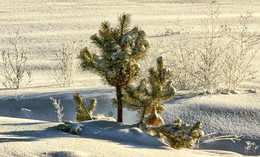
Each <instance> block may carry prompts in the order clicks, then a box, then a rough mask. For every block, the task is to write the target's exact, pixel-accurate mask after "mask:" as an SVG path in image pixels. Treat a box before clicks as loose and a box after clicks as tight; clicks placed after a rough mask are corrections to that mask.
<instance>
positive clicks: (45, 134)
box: [0, 122, 167, 149]
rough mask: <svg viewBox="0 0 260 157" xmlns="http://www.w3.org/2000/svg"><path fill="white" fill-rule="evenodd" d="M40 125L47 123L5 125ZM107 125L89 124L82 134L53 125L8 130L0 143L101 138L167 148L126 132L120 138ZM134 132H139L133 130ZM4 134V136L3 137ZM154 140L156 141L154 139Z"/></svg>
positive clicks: (152, 147)
mask: <svg viewBox="0 0 260 157" xmlns="http://www.w3.org/2000/svg"><path fill="white" fill-rule="evenodd" d="M35 124H37V125H40V124H46V123H44V122H43V123H41V122H39V123H19V124H14V125H13V123H9V124H4V125H5V126H11V125H13V126H29V125H32V126H33V125H35ZM103 124H104V125H105V123H102V124H101V123H100V124H99V125H101V126H100V128H99V127H95V128H93V129H92V125H91V124H90V125H88V126H86V127H84V130H88V131H87V132H86V131H85V132H83V134H82V135H74V134H70V133H67V132H63V131H61V130H58V129H57V127H56V126H51V127H46V128H43V130H33V129H32V130H18V131H8V132H0V143H5V142H32V141H40V140H41V139H51V138H63V137H66V138H71V139H73V138H75V137H77V138H79V137H81V138H91V139H96V140H100V141H112V142H116V143H118V144H120V145H126V146H129V147H131V148H149V149H167V148H165V145H163V144H161V145H158V144H157V145H151V144H149V145H145V143H142V142H137V143H136V142H134V141H136V140H131V139H128V140H126V141H124V140H123V139H124V136H126V137H127V136H128V134H127V133H126V134H124V133H121V136H120V137H119V138H118V137H117V136H118V135H117V134H114V135H113V133H116V131H115V130H116V129H115V128H114V127H111V126H109V127H106V126H102V125H103ZM115 125H120V124H118V123H115ZM127 128H128V126H126V127H122V129H127ZM107 132H111V134H109V135H108V134H107ZM133 133H134V134H135V133H136V134H138V132H136V131H134V130H133ZM1 136H2V137H1ZM137 137H141V136H137ZM153 142H154V141H153Z"/></svg>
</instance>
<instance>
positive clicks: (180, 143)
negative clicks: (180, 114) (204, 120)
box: [148, 119, 204, 149]
mask: <svg viewBox="0 0 260 157" xmlns="http://www.w3.org/2000/svg"><path fill="white" fill-rule="evenodd" d="M201 128H202V124H201V122H197V123H196V124H194V125H193V126H190V125H187V124H185V123H184V124H182V122H181V120H179V119H177V120H175V121H174V122H173V123H172V124H165V125H162V126H160V127H157V128H148V130H150V131H151V130H152V131H155V132H156V133H157V135H158V136H161V135H162V136H164V137H165V138H166V141H167V142H168V144H169V145H170V146H171V147H173V148H176V149H180V148H192V147H194V146H195V144H196V141H197V140H198V139H199V138H201V137H203V136H204V132H203V131H202V130H201Z"/></svg>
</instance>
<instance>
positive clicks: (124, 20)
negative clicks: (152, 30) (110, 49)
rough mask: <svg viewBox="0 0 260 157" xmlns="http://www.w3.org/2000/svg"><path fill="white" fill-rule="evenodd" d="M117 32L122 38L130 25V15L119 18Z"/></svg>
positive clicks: (125, 14) (124, 14)
mask: <svg viewBox="0 0 260 157" xmlns="http://www.w3.org/2000/svg"><path fill="white" fill-rule="evenodd" d="M118 21H119V30H120V36H123V35H124V34H125V33H126V32H127V31H128V28H129V26H130V23H131V15H130V14H127V13H123V14H122V15H121V16H120V17H119V18H118Z"/></svg>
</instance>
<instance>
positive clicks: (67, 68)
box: [54, 42, 77, 86]
mask: <svg viewBox="0 0 260 157" xmlns="http://www.w3.org/2000/svg"><path fill="white" fill-rule="evenodd" d="M76 53H77V47H76V43H75V42H74V43H73V45H67V44H63V45H62V47H61V51H59V52H57V53H56V54H55V55H56V59H57V65H56V66H57V68H58V70H56V71H55V72H56V74H57V75H56V76H55V78H54V79H55V81H56V82H57V83H58V84H61V85H62V86H70V85H71V84H72V83H73V72H74V69H75V68H74V62H75V56H76Z"/></svg>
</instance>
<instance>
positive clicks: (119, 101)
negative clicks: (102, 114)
mask: <svg viewBox="0 0 260 157" xmlns="http://www.w3.org/2000/svg"><path fill="white" fill-rule="evenodd" d="M122 97H123V93H122V87H121V86H116V98H117V122H121V123H122V122H123V103H122Z"/></svg>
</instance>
